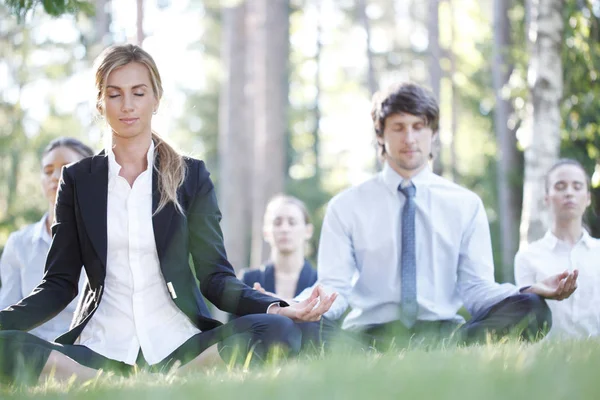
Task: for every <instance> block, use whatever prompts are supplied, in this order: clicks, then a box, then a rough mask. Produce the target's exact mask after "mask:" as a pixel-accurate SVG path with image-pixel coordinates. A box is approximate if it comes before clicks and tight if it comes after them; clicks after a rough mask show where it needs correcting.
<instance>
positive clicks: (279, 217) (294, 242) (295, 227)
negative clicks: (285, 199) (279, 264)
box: [264, 203, 313, 254]
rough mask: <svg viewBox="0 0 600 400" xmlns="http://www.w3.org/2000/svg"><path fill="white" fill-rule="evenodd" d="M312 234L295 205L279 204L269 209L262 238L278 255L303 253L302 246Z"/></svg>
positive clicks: (310, 227) (300, 211) (310, 226)
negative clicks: (263, 237) (299, 251)
mask: <svg viewBox="0 0 600 400" xmlns="http://www.w3.org/2000/svg"><path fill="white" fill-rule="evenodd" d="M312 232H313V227H312V225H311V224H307V223H306V222H305V219H304V214H303V213H302V210H300V208H299V207H298V206H296V205H295V204H291V203H281V204H278V205H276V206H274V207H269V210H268V212H267V215H266V216H265V225H264V236H265V240H266V241H267V243H269V244H270V245H271V247H273V248H275V249H276V250H277V251H279V252H280V253H284V254H289V253H293V252H295V251H298V250H302V251H304V244H305V242H306V241H307V240H308V239H310V237H311V236H312Z"/></svg>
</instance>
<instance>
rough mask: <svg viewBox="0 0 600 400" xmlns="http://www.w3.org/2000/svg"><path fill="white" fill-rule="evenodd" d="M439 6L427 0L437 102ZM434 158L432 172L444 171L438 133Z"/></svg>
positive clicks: (432, 79)
mask: <svg viewBox="0 0 600 400" xmlns="http://www.w3.org/2000/svg"><path fill="white" fill-rule="evenodd" d="M439 6H440V0H429V19H428V27H427V31H428V35H429V80H430V84H431V90H432V91H433V94H434V95H435V98H436V99H437V101H438V103H439V101H440V86H441V81H442V66H441V65H440V59H441V50H440V29H439V23H440V21H439ZM434 146H435V148H434V151H433V154H434V159H433V172H435V173H436V174H438V175H442V174H443V173H444V166H443V164H442V154H441V153H442V142H441V140H440V135H439V134H438V136H437V139H436V141H435V143H434Z"/></svg>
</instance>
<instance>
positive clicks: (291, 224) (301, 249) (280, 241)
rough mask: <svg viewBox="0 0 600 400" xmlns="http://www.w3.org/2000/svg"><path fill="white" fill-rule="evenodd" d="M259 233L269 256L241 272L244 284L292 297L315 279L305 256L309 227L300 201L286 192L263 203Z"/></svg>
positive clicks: (314, 272)
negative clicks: (257, 264) (260, 232)
mask: <svg viewBox="0 0 600 400" xmlns="http://www.w3.org/2000/svg"><path fill="white" fill-rule="evenodd" d="M263 234H264V238H265V241H266V242H267V243H269V245H270V246H271V257H270V260H269V262H268V263H267V264H265V265H264V266H262V267H261V268H260V269H251V270H247V271H246V272H245V273H244V275H243V281H244V283H245V284H246V285H248V286H251V287H254V288H255V289H258V290H261V289H263V290H265V291H266V292H269V293H272V294H274V295H276V296H277V297H280V298H283V299H292V298H293V297H295V296H297V295H298V294H300V292H302V291H303V290H304V289H306V288H307V287H311V286H312V285H313V284H314V283H315V282H316V281H317V271H316V270H315V269H314V268H313V267H312V266H311V265H310V263H309V262H308V260H306V258H305V251H306V244H307V241H308V240H310V238H311V237H312V234H313V226H312V224H311V223H310V217H309V215H308V211H307V209H306V206H305V205H304V203H303V202H302V201H300V200H299V199H297V198H295V197H292V196H286V195H277V196H275V197H274V198H272V199H271V201H269V203H268V204H267V209H266V212H265V216H264V228H263Z"/></svg>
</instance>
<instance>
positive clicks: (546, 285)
mask: <svg viewBox="0 0 600 400" xmlns="http://www.w3.org/2000/svg"><path fill="white" fill-rule="evenodd" d="M578 276H579V271H578V270H573V272H569V271H565V272H563V273H562V274H557V275H553V276H550V277H548V278H546V279H544V280H542V281H539V282H536V283H534V284H533V285H531V287H529V288H527V289H526V290H524V291H523V292H524V293H534V294H537V295H539V296H541V297H544V298H546V299H550V300H564V299H566V298H568V297H569V296H570V295H572V294H573V292H574V291H575V289H577V277H578Z"/></svg>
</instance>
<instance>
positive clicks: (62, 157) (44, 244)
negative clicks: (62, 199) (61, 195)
mask: <svg viewBox="0 0 600 400" xmlns="http://www.w3.org/2000/svg"><path fill="white" fill-rule="evenodd" d="M92 155H94V152H93V151H92V149H90V148H89V147H88V146H86V145H85V144H83V143H82V142H80V141H79V140H77V139H74V138H70V137H61V138H57V139H54V140H52V141H51V142H50V143H49V144H48V145H47V146H46V148H45V149H44V151H43V152H42V171H41V184H42V190H43V192H44V197H45V200H46V202H47V205H48V208H47V212H46V214H44V216H43V217H42V219H41V220H39V221H38V222H36V223H35V224H31V225H27V226H25V227H23V228H21V229H19V230H18V231H16V232H13V233H11V234H10V236H9V237H8V240H7V241H6V245H5V246H4V251H3V252H2V257H0V282H1V284H2V286H1V287H0V310H2V309H4V308H6V307H8V306H10V305H12V304H15V303H17V302H18V301H19V300H21V299H22V298H23V297H25V296H27V295H28V294H29V293H31V291H32V290H33V289H35V287H36V286H37V285H38V283H40V281H41V280H42V277H43V275H44V264H45V262H46V254H48V249H49V248H50V242H51V240H52V238H51V237H50V233H51V232H50V227H51V226H52V221H54V205H55V202H56V191H57V189H58V180H59V179H60V172H61V170H62V167H63V166H65V165H67V164H71V163H74V162H77V161H79V160H81V159H83V158H86V157H91V156H92ZM84 281H85V276H84V275H82V276H81V278H80V281H79V289H80V290H81V289H83V283H84ZM76 306H77V298H76V299H74V300H73V301H72V302H71V303H70V304H69V305H68V306H67V307H66V308H65V309H64V310H63V311H61V312H60V313H59V314H58V315H57V316H55V317H54V318H52V319H51V320H50V321H48V322H45V323H43V324H42V325H40V326H38V327H36V328H34V329H32V330H31V331H30V333H32V334H34V335H36V336H38V337H40V338H42V339H45V340H49V341H51V340H54V339H56V338H57V337H58V336H59V335H61V334H63V333H65V332H66V331H68V330H69V326H70V324H71V320H72V319H73V313H74V312H75V307H76Z"/></svg>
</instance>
